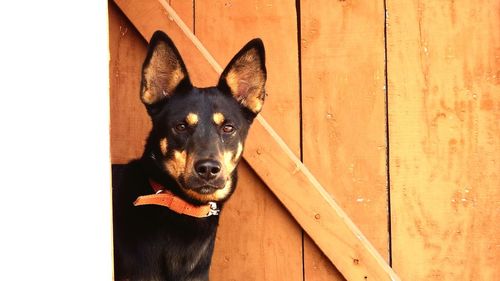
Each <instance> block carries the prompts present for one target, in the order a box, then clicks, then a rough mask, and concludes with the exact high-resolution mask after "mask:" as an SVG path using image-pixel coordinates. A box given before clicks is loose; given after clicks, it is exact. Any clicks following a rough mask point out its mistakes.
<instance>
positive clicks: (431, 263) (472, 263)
mask: <svg viewBox="0 0 500 281" xmlns="http://www.w3.org/2000/svg"><path fill="white" fill-rule="evenodd" d="M387 7H388V77H389V100H388V103H389V123H390V127H389V128H390V129H389V132H390V173H391V189H392V191H391V209H392V210H394V211H393V212H392V241H393V264H394V267H395V269H396V270H397V272H399V273H400V275H401V277H402V278H403V279H406V280H417V281H418V280H499V278H500V267H499V266H498V260H499V259H500V251H499V245H500V226H499V224H498V222H499V221H500V204H499V202H500V188H499V186H500V161H499V156H500V138H499V136H500V13H499V11H500V2H498V1H487V0H484V1H474V2H471V1H444V2H443V1H425V2H422V1H405V2H404V3H403V2H401V1H393V0H389V1H387Z"/></svg>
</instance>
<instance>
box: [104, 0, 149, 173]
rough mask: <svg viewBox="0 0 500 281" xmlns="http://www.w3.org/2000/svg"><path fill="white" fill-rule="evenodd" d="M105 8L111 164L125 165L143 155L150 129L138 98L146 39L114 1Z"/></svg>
mask: <svg viewBox="0 0 500 281" xmlns="http://www.w3.org/2000/svg"><path fill="white" fill-rule="evenodd" d="M108 11H109V51H110V52H109V53H110V61H109V71H110V73H109V78H110V89H109V90H110V107H111V108H110V112H111V113H110V138H111V139H110V142H111V163H113V164H125V163H127V162H129V161H130V160H132V159H135V158H138V157H140V156H141V155H142V152H143V150H144V144H145V140H146V137H147V135H148V133H149V130H150V129H151V124H150V121H149V117H148V115H147V113H146V110H145V109H144V106H143V105H142V103H141V102H140V100H139V90H140V82H141V67H142V63H143V61H144V58H145V56H146V41H145V40H144V39H143V38H142V37H141V35H140V34H139V33H138V32H137V30H136V29H135V27H134V26H133V25H132V24H131V23H130V21H129V20H128V19H127V18H126V17H125V16H124V15H123V13H122V12H121V11H120V10H119V9H118V8H117V7H116V5H115V4H114V3H113V2H110V4H109V9H108Z"/></svg>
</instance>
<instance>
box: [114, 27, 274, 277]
mask: <svg viewBox="0 0 500 281" xmlns="http://www.w3.org/2000/svg"><path fill="white" fill-rule="evenodd" d="M266 75H267V74H266V67H265V51H264V45H263V43H262V41H261V40H260V39H253V40H251V41H250V42H248V43H247V44H246V45H245V46H244V47H243V48H242V49H241V50H240V51H239V52H238V53H237V54H236V55H235V56H234V58H233V59H232V60H231V61H230V62H229V64H228V65H227V67H226V68H225V70H224V71H223V72H222V74H221V76H220V78H219V82H218V84H217V86H215V87H209V88H197V87H195V86H193V85H192V84H191V81H190V79H189V75H188V72H187V69H186V66H185V64H184V62H183V60H182V58H181V56H180V54H179V51H178V50H177V48H176V47H175V45H174V43H173V42H172V40H171V39H170V38H169V37H168V36H167V35H166V34H165V33H163V32H161V31H156V32H155V33H154V34H153V36H152V38H151V40H150V43H149V46H148V51H147V55H146V59H145V61H144V64H143V68H142V82H141V90H140V99H141V101H142V103H143V104H144V105H145V107H146V110H147V112H148V114H149V116H150V117H151V121H152V125H153V126H152V129H151V132H150V134H149V136H148V138H147V141H146V145H145V148H144V153H143V155H142V157H141V158H140V159H136V160H133V161H131V162H130V163H128V164H127V165H126V166H125V167H124V169H123V172H122V176H121V178H120V179H119V180H118V182H117V183H114V187H113V220H114V224H113V225H114V256H115V279H116V280H129V281H134V280H168V281H201V280H209V269H210V264H211V258H212V254H213V250H214V243H215V235H216V231H217V226H218V221H219V216H218V215H219V213H220V210H221V209H222V207H223V205H224V203H225V202H226V201H227V200H228V198H229V197H230V196H231V194H232V193H233V192H234V190H235V188H236V183H237V169H236V168H237V166H238V163H239V161H240V159H241V155H242V151H243V147H244V143H245V139H246V137H247V134H248V130H249V127H250V125H251V124H252V121H253V120H254V118H255V117H256V115H257V114H258V113H259V112H260V111H261V109H262V106H263V104H264V99H265V96H266V94H265V83H266Z"/></svg>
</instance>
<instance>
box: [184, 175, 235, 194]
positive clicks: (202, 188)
mask: <svg viewBox="0 0 500 281" xmlns="http://www.w3.org/2000/svg"><path fill="white" fill-rule="evenodd" d="M226 184H227V181H226V180H224V178H220V179H218V180H215V181H211V182H206V181H202V180H199V179H198V178H188V179H187V180H185V181H181V183H180V186H181V188H182V189H184V190H185V191H189V193H191V192H196V193H198V194H202V195H207V194H213V193H215V192H216V191H217V190H221V189H223V188H224V187H225V186H226Z"/></svg>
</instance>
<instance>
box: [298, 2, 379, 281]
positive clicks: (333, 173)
mask: <svg viewBox="0 0 500 281" xmlns="http://www.w3.org/2000/svg"><path fill="white" fill-rule="evenodd" d="M300 14H301V60H302V105H303V108H302V117H303V120H302V121H303V127H302V128H303V139H302V141H303V155H304V156H303V160H304V163H305V164H306V165H307V166H308V167H309V169H310V170H311V171H312V172H313V173H314V174H315V176H316V177H317V178H318V180H319V181H320V182H321V183H322V184H323V185H324V186H325V187H326V188H328V191H329V192H330V194H332V196H333V198H335V199H336V200H337V201H338V203H339V204H340V205H341V206H342V207H343V208H344V210H345V211H346V212H347V213H348V215H349V216H350V217H351V218H352V220H353V221H354V222H355V223H356V224H357V225H358V227H359V228H360V229H361V231H362V232H363V233H364V234H365V236H366V237H367V238H368V239H369V240H370V241H371V242H372V244H373V245H374V246H375V247H376V248H377V250H378V251H380V253H381V254H382V256H383V257H385V258H386V259H388V241H389V238H388V210H387V206H388V205H387V174H386V173H387V169H386V133H385V124H386V121H385V87H384V85H385V70H384V4H383V1H364V2H359V1H328V0H324V1H301V3H300ZM353 262H354V263H356V261H355V260H354V261H353ZM304 266H305V277H306V280H308V281H311V280H318V281H319V280H344V278H343V277H342V276H341V275H340V273H338V271H337V270H336V269H335V267H334V266H332V264H331V263H330V262H329V261H328V260H327V259H326V258H325V257H324V256H323V255H322V253H321V252H320V251H319V250H318V248H317V247H316V246H315V245H314V244H313V242H311V240H310V239H309V238H308V237H307V236H306V239H305V243H304Z"/></svg>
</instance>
